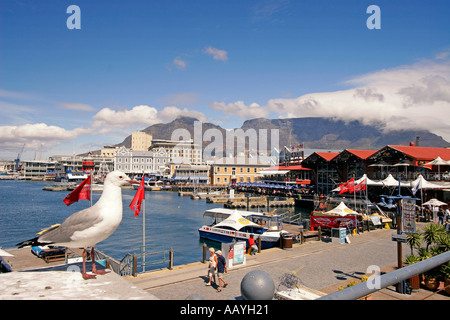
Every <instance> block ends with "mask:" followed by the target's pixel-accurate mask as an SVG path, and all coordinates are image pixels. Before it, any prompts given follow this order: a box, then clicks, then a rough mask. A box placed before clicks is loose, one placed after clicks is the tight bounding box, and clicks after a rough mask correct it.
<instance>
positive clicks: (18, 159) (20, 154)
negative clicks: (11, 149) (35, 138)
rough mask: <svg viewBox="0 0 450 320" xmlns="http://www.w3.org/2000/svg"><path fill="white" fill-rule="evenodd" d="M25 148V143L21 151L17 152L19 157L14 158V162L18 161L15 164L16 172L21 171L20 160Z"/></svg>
mask: <svg viewBox="0 0 450 320" xmlns="http://www.w3.org/2000/svg"><path fill="white" fill-rule="evenodd" d="M23 149H25V143H24V144H23V146H22V149H21V150H20V152H19V153H18V154H17V159H14V162H15V163H16V166H15V171H16V172H17V171H19V162H20V157H21V156H22V152H23Z"/></svg>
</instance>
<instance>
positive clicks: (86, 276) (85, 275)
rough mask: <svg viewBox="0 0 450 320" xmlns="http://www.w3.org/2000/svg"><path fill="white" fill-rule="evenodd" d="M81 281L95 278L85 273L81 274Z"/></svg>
mask: <svg viewBox="0 0 450 320" xmlns="http://www.w3.org/2000/svg"><path fill="white" fill-rule="evenodd" d="M82 275H83V279H84V280H89V279H95V278H96V276H95V275H94V274H87V273H86V272H83V274H82Z"/></svg>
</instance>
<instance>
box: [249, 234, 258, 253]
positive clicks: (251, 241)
mask: <svg viewBox="0 0 450 320" xmlns="http://www.w3.org/2000/svg"><path fill="white" fill-rule="evenodd" d="M248 246H249V249H250V254H251V255H252V256H253V255H255V253H256V252H258V246H257V245H256V243H255V238H254V236H253V234H251V235H250V238H249V239H248Z"/></svg>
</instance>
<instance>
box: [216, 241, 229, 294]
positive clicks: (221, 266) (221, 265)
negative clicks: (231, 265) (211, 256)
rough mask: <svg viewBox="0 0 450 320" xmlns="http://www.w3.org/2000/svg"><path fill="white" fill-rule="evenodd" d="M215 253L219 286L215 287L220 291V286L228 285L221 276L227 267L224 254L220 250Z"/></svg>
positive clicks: (226, 270)
mask: <svg viewBox="0 0 450 320" xmlns="http://www.w3.org/2000/svg"><path fill="white" fill-rule="evenodd" d="M216 254H217V278H218V281H219V288H217V292H220V291H222V288H226V286H227V285H228V283H227V282H226V281H225V279H224V278H223V274H224V273H227V272H228V269H227V262H226V260H225V258H224V256H223V255H222V251H220V250H217V251H216ZM222 283H223V286H222Z"/></svg>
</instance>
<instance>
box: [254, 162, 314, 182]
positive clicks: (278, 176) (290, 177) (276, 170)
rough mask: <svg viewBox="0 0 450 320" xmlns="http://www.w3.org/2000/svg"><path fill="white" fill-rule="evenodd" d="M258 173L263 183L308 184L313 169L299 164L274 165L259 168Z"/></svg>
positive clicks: (310, 180) (311, 177)
mask: <svg viewBox="0 0 450 320" xmlns="http://www.w3.org/2000/svg"><path fill="white" fill-rule="evenodd" d="M260 173H261V174H262V175H263V177H262V178H261V181H262V182H264V183H274V184H284V185H310V184H311V182H312V179H313V171H312V170H311V169H309V168H305V167H303V166H302V165H300V164H294V165H279V166H274V167H270V168H267V169H264V170H261V172H260Z"/></svg>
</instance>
